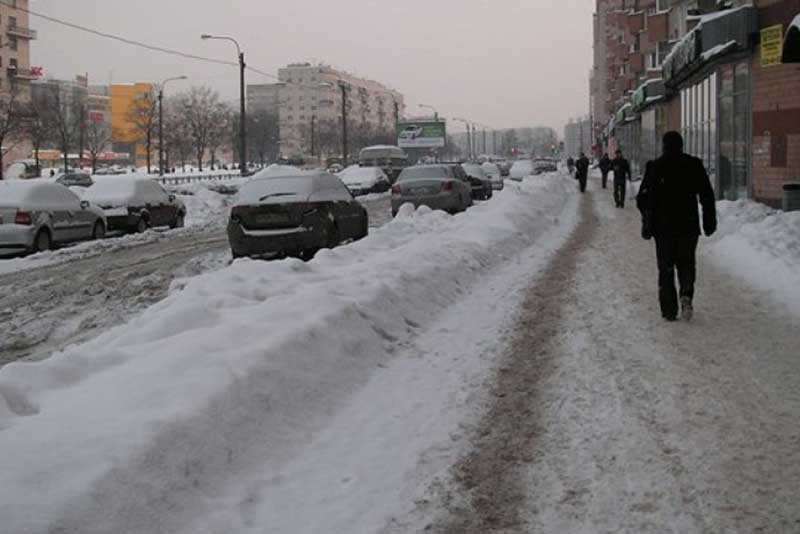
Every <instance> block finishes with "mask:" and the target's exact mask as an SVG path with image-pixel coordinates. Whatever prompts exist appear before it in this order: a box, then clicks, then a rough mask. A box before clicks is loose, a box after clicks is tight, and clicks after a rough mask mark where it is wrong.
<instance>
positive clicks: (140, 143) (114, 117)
mask: <svg viewBox="0 0 800 534" xmlns="http://www.w3.org/2000/svg"><path fill="white" fill-rule="evenodd" d="M108 94H109V95H110V98H111V132H112V140H113V148H114V152H118V153H127V154H129V155H130V158H131V163H134V162H135V163H134V164H135V165H136V166H137V167H141V166H144V165H145V164H146V163H147V145H146V143H145V140H144V135H143V132H142V131H141V128H139V127H138V126H137V124H136V122H135V121H134V120H132V116H131V113H132V111H133V110H134V109H135V106H137V105H141V104H138V103H137V102H140V101H141V102H143V101H146V100H147V99H154V98H155V86H154V85H153V84H152V83H149V82H139V83H115V84H112V85H111V86H110V87H109V88H108ZM156 148H157V144H156V142H155V140H152V141H151V147H150V151H151V154H150V164H151V166H158V156H154V150H156Z"/></svg>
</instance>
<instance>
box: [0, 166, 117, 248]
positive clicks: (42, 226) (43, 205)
mask: <svg viewBox="0 0 800 534" xmlns="http://www.w3.org/2000/svg"><path fill="white" fill-rule="evenodd" d="M105 234H106V219H105V215H104V214H103V210H101V209H100V208H99V207H97V206H95V205H93V204H92V203H90V202H89V201H87V200H81V199H80V198H78V196H77V195H76V194H75V193H73V192H72V191H70V190H69V189H67V188H66V187H65V186H63V185H61V184H59V183H55V182H54V181H52V180H44V179H32V180H12V181H0V252H4V253H5V252H7V253H20V252H42V251H45V250H50V249H51V248H52V247H53V246H55V245H60V244H63V243H71V242H74V241H83V240H86V239H102V238H103V237H105Z"/></svg>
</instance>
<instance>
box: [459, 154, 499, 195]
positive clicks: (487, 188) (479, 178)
mask: <svg viewBox="0 0 800 534" xmlns="http://www.w3.org/2000/svg"><path fill="white" fill-rule="evenodd" d="M461 168H462V169H464V172H465V173H466V174H467V177H468V178H469V182H470V185H472V198H473V199H474V200H488V199H490V198H492V181H491V180H489V177H487V176H486V174H485V173H484V172H483V168H482V167H481V166H480V165H478V164H477V163H462V164H461Z"/></svg>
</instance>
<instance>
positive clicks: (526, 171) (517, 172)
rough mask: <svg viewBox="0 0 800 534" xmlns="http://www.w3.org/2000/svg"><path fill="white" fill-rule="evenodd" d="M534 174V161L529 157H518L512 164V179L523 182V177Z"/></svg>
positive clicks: (510, 174)
mask: <svg viewBox="0 0 800 534" xmlns="http://www.w3.org/2000/svg"><path fill="white" fill-rule="evenodd" d="M532 174H533V162H532V161H531V160H529V159H518V160H517V161H515V162H514V165H512V166H511V171H510V172H509V176H510V177H511V179H512V180H514V181H517V182H521V181H522V179H523V178H526V177H528V176H531V175H532Z"/></svg>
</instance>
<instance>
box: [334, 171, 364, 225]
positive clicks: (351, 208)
mask: <svg viewBox="0 0 800 534" xmlns="http://www.w3.org/2000/svg"><path fill="white" fill-rule="evenodd" d="M325 190H326V193H327V194H329V195H330V196H331V200H332V201H333V203H334V204H335V205H336V208H335V214H334V215H335V217H336V224H337V226H338V227H339V235H340V236H341V238H342V239H352V238H354V237H356V236H357V235H358V233H359V230H360V224H361V211H360V206H361V204H359V203H358V202H356V200H355V199H354V198H353V195H352V193H350V190H349V189H347V186H345V185H344V184H343V183H342V181H341V180H339V179H338V178H336V177H335V176H331V177H328V178H326V180H325Z"/></svg>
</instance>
